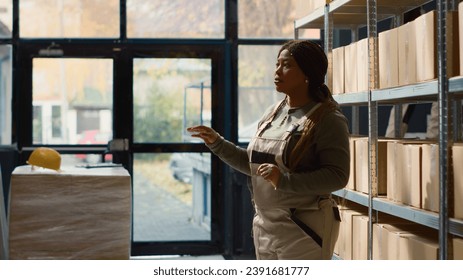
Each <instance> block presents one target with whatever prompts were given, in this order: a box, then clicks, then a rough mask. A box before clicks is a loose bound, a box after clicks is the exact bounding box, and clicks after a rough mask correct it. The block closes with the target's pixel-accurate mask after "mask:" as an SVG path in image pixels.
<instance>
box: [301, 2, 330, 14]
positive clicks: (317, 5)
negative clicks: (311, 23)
mask: <svg viewBox="0 0 463 280" xmlns="http://www.w3.org/2000/svg"><path fill="white" fill-rule="evenodd" d="M330 2H331V0H310V1H305V3H306V4H305V5H308V6H309V13H311V12H313V11H315V10H317V9H319V8H321V7H324V6H325V4H328V3H330Z"/></svg>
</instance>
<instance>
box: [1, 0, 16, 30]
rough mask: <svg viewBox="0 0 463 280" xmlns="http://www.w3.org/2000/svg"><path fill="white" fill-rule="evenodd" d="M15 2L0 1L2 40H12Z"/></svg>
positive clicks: (8, 0)
mask: <svg viewBox="0 0 463 280" xmlns="http://www.w3.org/2000/svg"><path fill="white" fill-rule="evenodd" d="M12 18H13V1H11V0H0V38H11V33H12V30H13V28H12V26H13V21H12Z"/></svg>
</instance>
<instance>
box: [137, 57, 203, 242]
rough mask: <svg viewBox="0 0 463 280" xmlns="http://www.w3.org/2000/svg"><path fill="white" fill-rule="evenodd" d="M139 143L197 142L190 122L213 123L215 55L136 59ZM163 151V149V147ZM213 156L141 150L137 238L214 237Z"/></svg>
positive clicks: (198, 239)
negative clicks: (212, 209) (200, 57)
mask: <svg viewBox="0 0 463 280" xmlns="http://www.w3.org/2000/svg"><path fill="white" fill-rule="evenodd" d="M133 77H134V79H133V100H134V102H133V103H134V104H133V113H134V134H133V138H134V139H133V141H134V143H140V144H150V143H153V144H180V145H181V144H183V143H185V144H192V143H195V142H197V141H196V140H194V139H193V138H192V137H191V136H189V135H188V134H187V133H186V127H188V126H191V125H199V124H204V125H208V126H210V125H211V60H210V59H199V58H135V59H134V61H133ZM161 150H162V149H161ZM210 193H211V156H210V154H209V153H198V152H187V151H184V152H160V153H157V152H156V153H150V152H144V153H136V154H134V160H133V195H134V198H133V204H134V206H133V241H134V242H166V241H167V242H175V241H210V240H211V230H210V229H211V224H210V223H211V204H210Z"/></svg>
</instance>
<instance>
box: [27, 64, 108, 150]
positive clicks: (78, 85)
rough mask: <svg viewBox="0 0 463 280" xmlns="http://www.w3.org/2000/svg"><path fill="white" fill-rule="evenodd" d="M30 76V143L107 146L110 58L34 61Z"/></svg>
mask: <svg viewBox="0 0 463 280" xmlns="http://www.w3.org/2000/svg"><path fill="white" fill-rule="evenodd" d="M32 74H33V85H32V86H33V89H32V94H33V105H34V107H33V108H34V109H33V110H34V111H33V118H34V119H33V143H34V144H107V142H108V141H109V140H110V139H111V138H112V107H113V101H112V96H113V93H112V89H113V83H112V75H113V61H112V60H111V59H77V58H35V59H34V60H33V73H32Z"/></svg>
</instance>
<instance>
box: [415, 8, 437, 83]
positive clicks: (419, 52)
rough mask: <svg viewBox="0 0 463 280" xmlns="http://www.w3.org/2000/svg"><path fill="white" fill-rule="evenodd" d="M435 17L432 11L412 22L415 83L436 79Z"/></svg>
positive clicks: (434, 12)
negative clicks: (414, 40)
mask: <svg viewBox="0 0 463 280" xmlns="http://www.w3.org/2000/svg"><path fill="white" fill-rule="evenodd" d="M436 16H437V15H436V11H434V10H433V11H430V12H428V13H426V14H423V15H421V16H419V17H417V18H416V19H415V20H414V22H415V24H414V27H415V34H416V37H415V39H416V80H417V82H423V81H429V80H432V79H435V78H436V77H437V64H436V42H437V41H436V38H437V36H436Z"/></svg>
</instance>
